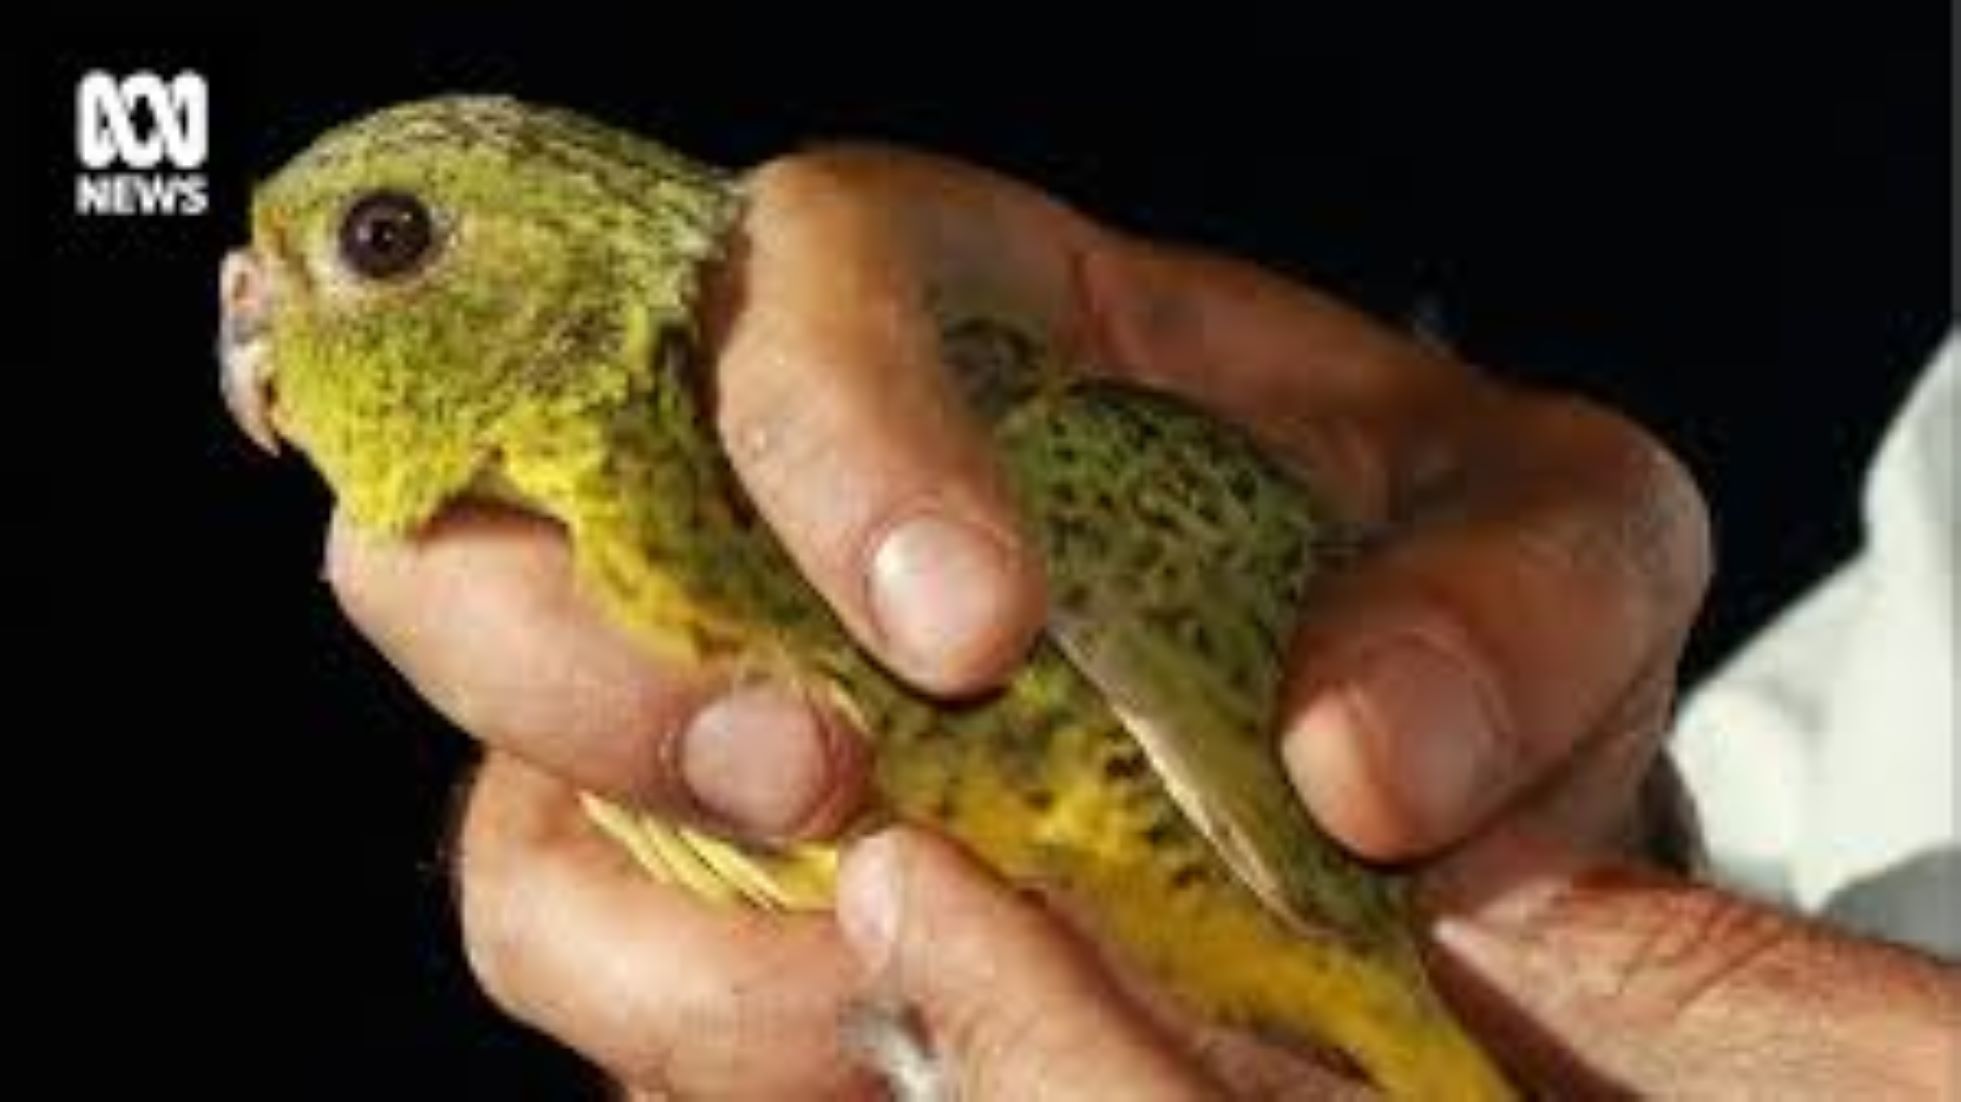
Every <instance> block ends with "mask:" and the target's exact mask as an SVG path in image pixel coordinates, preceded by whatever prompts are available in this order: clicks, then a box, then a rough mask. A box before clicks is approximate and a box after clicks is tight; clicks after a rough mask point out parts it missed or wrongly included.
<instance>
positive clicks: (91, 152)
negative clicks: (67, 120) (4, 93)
mask: <svg viewBox="0 0 1961 1102" xmlns="http://www.w3.org/2000/svg"><path fill="white" fill-rule="evenodd" d="M210 139H211V111H210V99H209V96H208V94H207V92H206V89H205V85H204V78H203V77H201V76H199V75H198V74H196V73H191V72H184V73H179V74H177V75H176V76H175V77H172V78H171V79H170V80H168V81H166V80H164V79H163V78H162V77H159V76H157V75H156V74H155V73H151V72H138V73H132V74H130V75H129V76H126V77H122V78H120V79H118V78H116V77H113V76H111V75H109V74H108V73H104V72H99V71H98V72H91V73H88V74H86V75H84V76H83V77H82V80H81V83H80V84H78V85H77V86H76V89H75V151H76V154H77V155H78V156H79V157H80V158H81V162H82V168H83V169H85V170H86V171H84V172H82V173H80V174H79V175H77V176H76V177H75V213H77V214H110V215H172V214H182V215H196V214H203V213H204V212H205V211H206V210H208V209H209V208H210V205H211V200H210V195H209V193H208V192H207V190H206V184H205V179H204V174H203V173H202V172H198V171H195V170H196V169H200V168H203V167H204V158H205V155H206V153H207V152H209V149H210V144H211V143H210ZM164 169H170V170H174V171H164Z"/></svg>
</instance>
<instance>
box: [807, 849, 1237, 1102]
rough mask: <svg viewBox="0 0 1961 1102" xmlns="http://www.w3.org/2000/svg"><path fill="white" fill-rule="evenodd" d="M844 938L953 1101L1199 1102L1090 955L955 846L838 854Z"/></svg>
mask: <svg viewBox="0 0 1961 1102" xmlns="http://www.w3.org/2000/svg"><path fill="white" fill-rule="evenodd" d="M838 920H839V923H840V924H841V926H842V928H843V930H844V932H845V938H846V940H847V941H848V942H849V943H850V945H851V947H852V949H853V950H854V951H855V952H856V954H857V955H858V957H859V959H860V961H861V963H862V965H863V967H864V968H865V970H866V972H867V973H868V974H869V975H870V977H871V979H872V981H873V983H874V984H876V985H878V986H880V987H881V988H882V989H883V991H882V993H883V994H885V995H887V996H889V997H893V998H896V999H898V1000H900V1001H901V1002H902V1003H904V1004H905V1005H907V1006H909V1007H912V1008H914V1009H915V1010H917V1011H918V1012H919V1013H920V1015H921V1016H922V1017H923V1019H924V1020H925V1022H926V1025H927V1028H928V1029H929V1031H930V1033H931V1035H932V1042H933V1047H934V1050H935V1053H936V1055H937V1057H938V1059H940V1060H942V1061H948V1062H950V1064H951V1067H950V1069H943V1072H942V1073H943V1074H948V1075H950V1076H951V1077H952V1078H953V1080H954V1081H955V1082H956V1083H957V1084H958V1089H957V1090H956V1091H955V1094H956V1095H957V1096H958V1097H962V1098H977V1099H981V1098H1035V1097H1042V1098H1098V1097H1110V1096H1112V1095H1121V1096H1123V1097H1129V1098H1146V1097H1149V1098H1195V1097H1205V1096H1207V1094H1208V1092H1207V1090H1206V1086H1205V1084H1204V1083H1203V1081H1202V1080H1201V1079H1200V1078H1199V1077H1198V1076H1197V1074H1196V1073H1195V1072H1194V1071H1193V1070H1192V1069H1191V1068H1190V1067H1188V1066H1187V1065H1186V1064H1185V1063H1183V1062H1182V1061H1181V1060H1179V1059H1178V1058H1176V1057H1175V1056H1174V1055H1173V1052H1174V1049H1175V1046H1174V1045H1173V1044H1172V1042H1171V1041H1170V1040H1169V1039H1167V1038H1166V1037H1165V1036H1163V1035H1162V1034H1160V1033H1159V1032H1158V1031H1157V1029H1156V1028H1155V1027H1154V1026H1153V1025H1152V1024H1151V1022H1150V1021H1149V1020H1148V1019H1147V1017H1146V1016H1145V1015H1144V1014H1143V1013H1141V1012H1140V1011H1139V1010H1138V1009H1137V1008H1136V1007H1134V1006H1133V1005H1132V1004H1130V1003H1129V1002H1127V1001H1126V1000H1125V999H1124V998H1123V997H1122V996H1121V994H1120V993H1119V992H1118V990H1117V988H1116V986H1115V985H1114V984H1113V983H1112V982H1111V980H1110V978H1109V977H1108V975H1107V974H1106V973H1104V972H1103V971H1102V969H1101V968H1099V967H1098V966H1097V964H1096V963H1095V958H1094V956H1093V954H1092V952H1091V951H1090V950H1089V948H1088V947H1087V946H1086V945H1084V944H1082V943H1080V942H1079V941H1077V940H1076V939H1075V938H1074V937H1072V936H1071V935H1070V934H1069V933H1068V932H1067V931H1066V930H1065V929H1064V928H1063V926H1062V925H1061V924H1060V923H1059V922H1057V921H1056V920H1055V919H1053V918H1052V917H1051V916H1049V915H1048V914H1047V913H1045V912H1044V911H1043V910H1042V909H1040V907H1039V906H1038V905H1036V904H1034V903H1032V902H1030V901H1029V900H1027V899H1025V898H1023V897H1020V896H1017V895H1016V894H1014V893H1013V892H1012V891H1010V890H1009V889H1007V888H1006V887H1004V886H1003V885H1001V884H999V883H998V882H996V881H994V880H993V879H992V878H991V877H990V876H989V875H988V874H987V873H986V872H984V871H983V870H982V869H981V868H980V866H978V865H977V864H976V863H975V862H973V861H972V860H971V859H970V858H968V857H966V856H965V855H964V854H962V853H961V852H960V851H958V850H957V849H955V848H954V847H953V846H952V845H951V844H949V843H947V842H944V841H940V840H938V839H935V838H933V837H931V836H928V835H925V834H922V833H918V832H913V831H909V830H905V829H903V828H901V829H898V830H894V831H890V832H887V833H885V834H882V835H878V836H875V837H873V838H871V839H868V840H866V841H864V842H861V843H859V844H858V845H856V846H855V847H853V849H852V850H851V851H850V852H849V853H848V854H847V855H846V857H845V861H844V866H843V869H842V870H841V872H840V881H839V888H838Z"/></svg>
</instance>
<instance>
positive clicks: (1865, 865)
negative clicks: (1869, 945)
mask: <svg viewBox="0 0 1961 1102" xmlns="http://www.w3.org/2000/svg"><path fill="white" fill-rule="evenodd" d="M1957 422H1961V340H1958V339H1957V336H1956V335H1955V334H1950V335H1949V337H1948V339H1947V341H1946V342H1945V344H1944V345H1943V346H1942V348H1941V349H1940V351H1939V353H1938V354H1937V355H1936V356H1935V358H1934V362H1933V363H1932V364H1931V365H1930V366H1929V367H1928V369H1927V372H1926V374H1925V375H1924V376H1923V377H1922V378H1921V380H1920V381H1919V383H1918V385H1917V386H1916V388H1915V390H1914V392H1913V394H1912V396H1911V397H1910V398H1909V400H1908V402H1907V404H1906V407H1905V408H1904V409H1903V410H1902V411H1901V413H1900V414H1899V416H1898V419H1897V420H1896V421H1895V422H1894V424H1893V425H1892V426H1891V427H1890V428H1889V429H1888V431H1887V434H1886V437H1885V439H1884V440H1883V441H1882V443H1881V445H1880V449H1879V453H1878V456H1877V458H1876V460H1875V461H1874V463H1873V466H1872V469H1871V471H1870V473H1869V474H1868V476H1867V483H1866V491H1865V502H1864V522H1865V541H1864V545H1863V547H1862V549H1861V550H1860V552H1859V553H1858V554H1857V555H1856V556H1855V557H1854V558H1853V559H1852V560H1851V561H1850V562H1848V563H1846V564H1845V565H1844V566H1842V567H1841V568H1840V569H1839V570H1838V571H1837V572H1836V573H1834V574H1832V575H1831V576H1830V577H1828V578H1827V579H1826V580H1825V581H1824V582H1823V583H1821V584H1820V585H1819V586H1818V587H1817V588H1816V589H1815V590H1814V591H1813V592H1811V593H1810V594H1809V595H1807V596H1806V597H1804V598H1803V599H1802V600H1801V601H1799V602H1798V603H1797V604H1796V605H1794V606H1793V607H1792V608H1791V609H1789V610H1788V611H1787V612H1785V613H1784V614H1783V615H1782V616H1781V617H1780V618H1779V619H1778V620H1777V621H1776V622H1774V623H1773V624H1772V625H1771V626H1770V627H1768V628H1767V629H1765V631H1764V632H1763V633H1762V635H1760V636H1759V637H1758V638H1757V639H1756V640H1754V641H1752V642H1751V643H1750V645H1748V646H1747V647H1745V648H1744V649H1743V651H1742V652H1741V653H1739V654H1738V655H1737V656H1736V657H1735V658H1733V659H1732V660H1730V662H1729V663H1728V664H1727V665H1726V666H1725V667H1724V668H1723V669H1721V670H1719V671H1718V672H1717V674H1716V675H1715V676H1714V677H1713V678H1711V679H1710V680H1709V681H1708V682H1707V683H1706V684H1704V685H1703V686H1702V687H1700V688H1699V689H1698V690H1697V691H1696V692H1695V693H1693V694H1692V695H1691V696H1690V698H1689V699H1688V700H1687V701H1686V702H1685V703H1684V706H1683V710H1682V714H1681V718H1680V721H1679V723H1678V725H1677V728H1676V731H1675V734H1674V743H1673V746H1674V751H1675V754H1676V757H1677V760H1678V761H1679V762H1680V764H1681V766H1682V770H1683V773H1684V774H1685V776H1686V777H1687V779H1688V783H1689V786H1690V788H1691V789H1692V790H1693V791H1694V793H1695V795H1696V799H1697V802H1698V803H1699V805H1700V807H1701V811H1702V817H1703V829H1704V832H1705V835H1706V837H1707V840H1708V843H1709V847H1710V853H1711V856H1712V858H1713V859H1714V861H1715V864H1716V867H1717V874H1718V876H1719V878H1721V879H1724V880H1726V881H1728V882H1729V883H1731V884H1732V885H1733V886H1735V887H1737V888H1739V889H1741V890H1744V891H1746V892H1750V893H1753V894H1757V895H1760V896H1763V897H1767V898H1770V899H1772V900H1775V901H1778V902H1780V903H1784V904H1787V905H1791V906H1795V907H1798V908H1800V909H1803V910H1806V911H1809V912H1813V913H1817V914H1821V915H1823V916H1825V917H1826V918H1828V919H1831V920H1835V921H1838V922H1840V923H1841V924H1844V925H1847V926H1850V927H1853V928H1855V929H1858V930H1860V931H1862V932H1865V933H1871V934H1877V935H1882V936H1886V937H1890V938H1893V939H1896V940H1900V941H1904V942H1908V943H1911V944H1916V945H1919V946H1921V947H1922V948H1925V949H1928V950H1931V951H1933V952H1936V953H1939V954H1941V955H1944V956H1948V957H1956V956H1961V810H1957V806H1958V805H1957V789H1961V778H1957V775H1956V769H1957V764H1961V763H1958V762H1957V756H1956V749H1955V744H1956V741H1957V740H1956V732H1955V680H1956V665H1955V663H1956V649H1955V621H1956V607H1955V596H1956V594H1955V574H1956V561H1957V553H1961V548H1958V547H1957V537H1956V524H1957V521H1958V520H1961V517H1958V516H1957V511H1958V510H1957V506H1958V505H1961V497H1957V494H1961V486H1957V483H1956V475H1955V448H1956V444H1957V442H1956V437H1955V430H1956V425H1957ZM1827 507H1829V505H1827Z"/></svg>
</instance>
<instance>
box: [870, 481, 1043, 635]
mask: <svg viewBox="0 0 1961 1102" xmlns="http://www.w3.org/2000/svg"><path fill="white" fill-rule="evenodd" d="M1008 556H1009V552H1008V549H1007V548H1005V547H1003V546H1002V545H1001V543H1000V541H998V540H996V539H995V538H994V537H992V536H991V535H989V534H987V533H985V532H983V531H981V530H980V529H978V528H976V527H974V526H972V525H969V524H965V523H962V522H960V521H957V520H954V519H953V518H951V517H948V516H945V515H943V514H939V513H922V514H920V515H919V516H916V517H913V518H912V519H911V520H908V521H906V522H905V523H903V524H901V525H899V526H898V527H896V528H894V529H893V530H892V531H891V532H890V533H889V534H888V535H887V536H886V537H885V541H884V542H883V543H881V544H880V545H879V547H878V551H877V552H876V553H875V554H874V555H873V556H872V562H871V608H872V616H873V617H874V618H875V619H876V621H877V626H878V631H879V635H880V637H881V638H883V639H884V640H885V642H886V643H887V644H888V645H889V646H890V647H891V648H892V649H893V650H894V651H896V652H897V653H896V655H895V657H896V658H898V659H899V660H900V661H901V662H902V663H903V664H904V665H906V666H908V667H910V668H912V669H913V670H914V671H915V672H921V673H935V672H940V671H960V670H966V669H970V668H972V667H973V665H974V664H975V663H977V662H980V661H983V660H984V659H985V657H986V656H985V651H986V650H987V649H988V648H990V647H991V646H992V645H993V639H992V634H993V631H994V628H995V624H996V621H997V620H998V619H999V617H1000V616H1001V610H1002V607H1003V605H1005V604H1006V602H1007V600H1008V588H1009V586H1010V585H1011V584H1012V581H1011V579H1010V577H1009V574H1010V571H1011V564H1010V562H1009V557H1008Z"/></svg>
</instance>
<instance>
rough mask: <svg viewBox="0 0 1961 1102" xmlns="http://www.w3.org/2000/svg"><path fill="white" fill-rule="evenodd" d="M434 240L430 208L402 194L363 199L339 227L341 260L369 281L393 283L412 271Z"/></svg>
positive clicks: (379, 194)
mask: <svg viewBox="0 0 1961 1102" xmlns="http://www.w3.org/2000/svg"><path fill="white" fill-rule="evenodd" d="M435 240H436V228H435V221H434V219H432V218H430V217H429V208H428V207H425V206H423V205H422V201H421V200H419V199H417V198H416V197H415V196H413V195H409V194H407V193H405V192H400V191H376V192H371V193H369V194H367V195H364V196H362V197H361V198H360V199H358V200H356V201H355V203H354V205H353V206H351V207H349V208H348V210H347V214H346V216H345V217H343V218H342V219H341V224H340V255H341V259H342V260H343V261H345V262H346V264H347V266H348V267H349V268H352V269H353V270H354V271H355V272H357V273H359V274H361V275H364V276H366V277H368V278H369V279H393V278H394V277H396V276H399V275H402V274H404V273H406V272H409V271H411V270H413V269H414V268H415V267H416V265H418V264H420V263H421V262H422V260H423V258H424V257H426V256H427V255H428V253H429V249H430V246H431V245H433V244H435Z"/></svg>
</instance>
